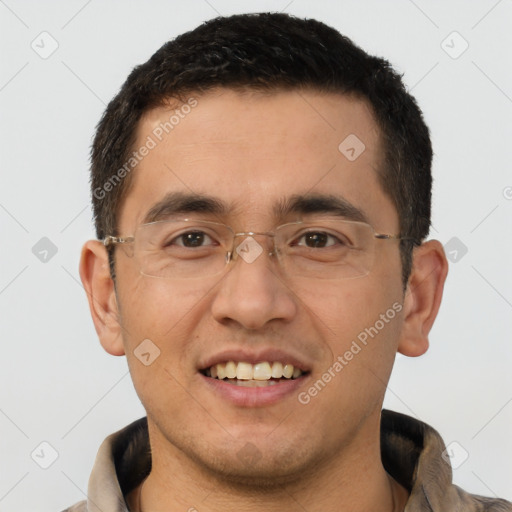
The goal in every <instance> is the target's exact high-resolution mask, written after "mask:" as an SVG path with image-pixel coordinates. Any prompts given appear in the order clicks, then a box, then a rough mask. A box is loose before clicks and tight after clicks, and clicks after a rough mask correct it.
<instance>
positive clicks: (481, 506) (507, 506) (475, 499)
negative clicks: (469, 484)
mask: <svg viewBox="0 0 512 512" xmlns="http://www.w3.org/2000/svg"><path fill="white" fill-rule="evenodd" d="M453 487H454V488H455V490H456V492H457V493H458V497H459V500H460V507H459V509H460V510H468V511H474V512H512V503H511V502H510V501H506V500H502V499H500V498H487V497H485V496H477V495H475V494H469V493H467V492H466V491H463V490H462V489H461V488H460V487H458V486H456V485H454V486H453Z"/></svg>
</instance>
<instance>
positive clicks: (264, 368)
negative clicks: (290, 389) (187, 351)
mask: <svg viewBox="0 0 512 512" xmlns="http://www.w3.org/2000/svg"><path fill="white" fill-rule="evenodd" d="M302 373H303V372H302V370H300V369H299V368H294V366H293V365H292V364H283V363H279V362H275V363H269V362H267V361H263V362H261V363H257V364H251V363H244V362H239V363H236V362H235V361H228V362H227V363H218V364H215V365H213V366H211V367H210V368H208V369H207V370H206V375H208V376H210V377H213V378H217V379H239V380H269V379H271V378H274V379H280V378H282V377H285V378H286V379H290V378H293V379H296V378H297V377H300V375H302Z"/></svg>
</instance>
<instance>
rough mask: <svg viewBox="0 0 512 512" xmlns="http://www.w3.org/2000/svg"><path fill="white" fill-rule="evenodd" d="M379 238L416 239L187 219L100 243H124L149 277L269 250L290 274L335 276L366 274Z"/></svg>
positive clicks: (356, 228)
mask: <svg viewBox="0 0 512 512" xmlns="http://www.w3.org/2000/svg"><path fill="white" fill-rule="evenodd" d="M258 240H259V242H258ZM381 240H413V239H411V238H408V237H401V236H400V235H386V234H380V233H376V232H375V231H374V229H373V228H372V227H371V226H370V225H369V224H366V223H364V222H355V221H347V220H340V219H321V220H318V221H312V222H309V221H308V222H302V221H298V222H290V223H287V224H283V225H281V226H278V227H276V228H275V230H274V232H264V233H257V232H252V231H249V232H243V233H235V232H234V231H233V229H231V228H230V227H229V226H226V225H225V224H220V223H217V222H210V221H203V220H196V219H188V218H184V219H172V220H165V221H158V222H152V223H149V224H142V225H140V226H139V227H138V228H137V229H136V230H135V233H134V235H133V236H128V237H116V236H107V237H105V239H104V240H103V241H102V242H103V244H104V245H105V246H106V247H109V246H113V245H116V244H126V246H127V250H128V255H129V256H133V257H135V260H136V261H137V262H138V264H139V266H140V272H141V274H143V275H146V276H151V277H161V278H170V279H180V278H186V279H200V278H205V277H210V276H215V275H217V274H220V273H221V272H223V271H224V270H225V269H226V268H227V267H228V266H229V265H230V264H232V262H234V261H235V260H236V259H237V257H238V256H240V257H241V258H242V259H243V260H244V261H245V262H246V263H253V262H254V261H255V260H256V259H258V258H259V257H260V256H261V254H262V253H263V252H266V253H267V254H268V256H270V257H272V258H275V259H276V260H277V262H278V263H279V265H280V267H281V269H282V271H283V272H284V274H285V275H286V276H288V277H291V278H293V277H294V276H297V277H305V278H311V279H333V280H336V279H352V278H356V277H363V276H365V275H367V274H368V273H369V272H370V270H371V268H372V266H373V263H374V260H375V252H376V249H377V247H376V246H377V244H378V242H379V241H381Z"/></svg>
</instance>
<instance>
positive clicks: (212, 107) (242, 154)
mask: <svg viewBox="0 0 512 512" xmlns="http://www.w3.org/2000/svg"><path fill="white" fill-rule="evenodd" d="M195 98H196V100H197V105H196V106H194V107H193V108H191V109H186V110H187V111H188V110H190V112H189V113H187V114H186V115H183V116H182V117H180V120H179V123H177V124H175V125H174V126H173V127H172V130H171V129H168V131H169V133H165V132H164V133H163V135H164V136H162V134H161V131H162V130H161V128H160V131H159V129H158V128H159V126H160V127H161V126H162V125H161V123H165V122H167V121H169V117H170V115H172V114H173V112H174V109H175V108H178V109H179V106H176V105H174V106H173V108H172V109H170V108H163V107H162V108H157V109H155V110H153V111H151V112H149V113H148V114H147V115H146V116H145V117H144V118H143V120H142V121H141V123H140V126H139V130H138V139H137V142H136V144H135V146H136V147H140V146H142V145H144V144H145V142H146V141H147V140H148V136H150V137H152V138H153V139H154V140H155V141H156V142H157V143H156V145H155V147H154V148H152V149H151V150H150V151H149V152H148V154H147V156H145V157H144V158H143V159H142V161H141V162H140V163H139V164H138V166H137V168H136V169H135V170H134V171H133V173H134V174H133V182H132V186H131V187H130V189H129V191H128V194H127V196H126V199H125V201H124V203H123V205H122V208H121V211H120V222H119V232H120V233H121V235H132V234H133V233H134V232H135V229H136V228H137V226H139V225H140V224H142V223H143V222H144V221H145V219H146V220H147V218H148V212H150V210H151V209H152V208H154V206H155V205H157V204H159V203H161V202H162V201H163V200H164V199H165V198H166V197H170V196H169V195H170V194H175V193H182V194H184V195H190V194H193V195H196V196H198V195H199V196H208V197H209V198H214V199H215V200H216V201H217V203H218V204H222V205H223V208H222V209H219V210H218V211H216V212H215V213H212V212H211V211H201V208H200V207H199V206H198V205H197V204H196V205H195V206H194V205H192V206H190V205H189V211H188V212H187V213H185V214H183V215H182V216H184V217H188V218H194V219H201V220H209V221H215V222H221V223H224V224H227V225H229V226H231V227H232V228H233V230H234V231H235V232H271V231H273V230H274V228H275V227H276V226H278V225H280V224H284V223H287V222H293V221H297V220H308V221H316V220H318V219H323V218H325V217H326V216H329V218H331V217H332V216H333V215H336V212H333V211H315V209H316V210H318V209H319V208H312V209H311V211H305V210H304V208H302V210H301V209H300V208H299V209H297V208H295V209H288V210H286V209H284V211H283V210H282V211H280V212H279V211H277V209H276V205H278V204H281V205H282V204H290V202H292V201H293V199H294V198H296V197H298V196H303V197H304V198H305V199H306V200H307V198H311V197H312V196H316V197H317V198H318V197H320V196H330V197H331V198H332V197H335V198H337V199H339V200H340V201H342V202H344V203H346V204H349V205H351V207H353V211H356V209H357V211H358V212H359V213H361V214H362V215H363V216H364V217H365V218H366V219H367V222H368V223H369V224H371V225H372V226H373V228H374V229H375V231H376V232H377V233H389V234H397V233H398V232H399V221H398V216H397V213H396V210H395V208H394V206H393V204H392V203H391V200H390V199H389V198H388V197H387V196H386V195H385V194H384V193H383V191H382V189H381V187H380V185H379V181H378V173H379V168H380V166H381V162H382V155H383V152H382V146H381V143H380V138H379V131H378V129H377V126H376V123H375V121H374V120H373V118H372V115H371V112H370V110H369V108H368V107H367V105H366V104H365V103H364V102H362V101H360V100H357V99H354V98H351V97H347V96H341V95H334V94H319V93H313V92H301V93H300V94H299V93H297V92H279V93H273V94H271V95H263V94H259V93H254V92H253V93H250V94H249V93H246V94H243V95H242V94H240V93H236V92H234V91H230V90H216V91H214V92H209V93H207V94H204V95H198V96H196V97H195ZM155 130H156V132H155ZM155 133H160V134H161V139H162V140H158V139H157V138H156V137H155V135H154V134H155ZM351 134H353V135H356V136H357V138H358V139H359V140H360V141H362V143H364V146H365V149H364V151H362V153H361V154H359V156H357V154H358V153H359V152H360V149H361V148H362V146H356V147H355V153H354V154H355V155H356V156H357V158H355V159H354V158H353V156H354V154H352V153H353V152H351V151H350V149H348V150H346V151H345V153H344V152H343V151H340V149H339V146H340V144H341V143H342V142H343V141H344V140H345V139H346V138H347V137H348V136H350V135H351ZM350 140H351V139H349V141H350ZM352 140H354V139H352ZM352 145H353V144H352ZM343 147H344V146H342V149H343ZM347 155H348V156H349V157H350V158H347ZM306 202H307V201H306ZM160 205H161V204H160ZM196 210H198V211H196ZM320 210H321V209H320ZM347 215H348V217H349V218H350V215H349V214H347ZM256 240H257V241H258V242H259V243H260V244H261V245H262V246H264V244H266V243H268V240H267V238H266V237H261V238H258V237H256ZM375 251H376V252H375V261H374V264H373V266H372V269H371V272H370V273H369V274H367V275H366V276H364V277H359V278H355V279H344V280H330V279H313V278H306V277H300V278H299V277H294V276H293V275H287V274H286V273H283V272H282V271H281V269H280V267H279V263H278V262H276V260H275V258H273V257H271V256H269V255H268V253H267V252H266V251H263V253H262V254H261V255H260V256H258V257H257V258H256V259H255V260H254V261H252V262H250V263H249V262H247V261H245V260H244V259H243V258H240V257H239V258H236V259H235V260H234V261H233V262H231V263H230V264H229V265H228V266H227V267H226V269H225V271H223V272H222V273H220V274H217V275H215V276H212V277H206V278H201V279H194V278H189V279H172V278H155V277H149V276H147V275H143V274H141V273H140V267H139V265H138V263H137V261H136V259H135V258H133V257H132V256H131V254H130V252H129V250H125V249H123V248H122V247H118V249H116V269H117V306H118V308H119V322H120V324H121V329H122V343H123V347H124V352H125V353H126V356H127V359H128V363H129V367H130V371H131V375H132V378H133V382H134V386H135V389H136V391H137V393H138V395H139V397H140V400H141V401H142V404H143V405H144V407H145V409H146V411H147V414H148V423H149V429H150V436H151V441H152V446H153V454H154V458H155V461H154V464H158V460H159V458H162V459H163V454H164V453H166V454H173V455H176V454H177V453H179V454H180V455H179V456H180V457H182V458H184V459H186V460H188V461H193V464H196V465H197V466H198V467H200V468H201V469H202V470H204V471H207V472H211V473H212V474H213V473H215V474H217V475H221V476H226V477H227V478H230V479H234V480H236V479H238V480H240V481H244V479H249V480H250V481H251V482H255V481H258V480H261V481H262V482H267V483H269V482H274V483H277V482H283V481H285V480H286V479H291V478H295V477H296V476H297V475H304V474H305V473H307V471H309V469H308V468H312V467H315V465H316V464H317V463H318V462H320V461H323V463H324V465H325V464H326V465H328V464H329V461H334V460H335V459H336V457H337V455H339V454H340V453H341V452H342V450H344V449H345V450H346V448H347V446H349V445H351V446H355V445H357V444H359V445H363V444H364V442H365V441H367V439H368V438H369V437H371V436H374V437H375V425H376V424H377V423H376V422H378V417H379V414H380V410H381V404H382V400H383V395H384V390H385V383H387V381H388V378H389V374H390V372H391V368H392V365H393V361H394V357H395V353H396V350H397V345H398V338H399V334H400V330H401V327H402V323H403V311H401V304H402V301H403V291H402V282H401V266H400V254H399V247H398V242H397V241H392V240H390V241H382V240H381V241H376V248H375ZM364 333H366V337H365V334H364ZM143 340H151V341H150V342H146V343H150V344H149V345H146V352H149V353H150V356H146V359H147V362H150V364H147V365H145V364H142V363H141V361H140V360H139V359H138V358H137V357H136V354H137V353H138V352H137V347H139V346H140V344H141V342H143ZM363 340H364V342H363ZM148 347H149V348H148ZM156 347H157V349H158V350H159V351H160V352H159V354H158V351H157V349H156ZM139 350H140V349H139ZM134 351H135V352H134ZM228 361H233V362H234V363H235V365H237V363H239V362H242V363H243V362H245V363H261V362H268V363H269V366H270V367H271V369H272V367H273V363H282V364H283V365H286V364H293V365H294V367H296V368H299V369H300V370H301V371H302V374H301V375H300V376H299V377H298V378H296V379H286V378H281V379H279V380H277V379H275V383H274V384H273V385H271V386H269V385H268V384H267V382H266V381H265V382H264V385H263V386H262V387H244V386H237V385H236V384H235V383H232V382H221V381H220V380H219V379H214V378H212V377H211V376H208V372H209V368H211V367H212V366H214V365H215V364H216V363H226V362H228ZM243 366H244V365H241V366H240V365H239V366H238V370H239V371H242V370H241V368H242V367H243ZM274 366H275V365H274ZM242 369H243V368H242ZM260 369H261V371H263V372H265V371H267V367H266V365H263V366H261V367H260ZM275 369H276V371H279V365H277V366H275ZM248 371H249V372H252V371H259V370H255V367H254V366H251V367H250V368H249V370H248ZM214 372H215V370H214ZM252 384H254V383H252ZM155 446H158V450H155ZM345 453H346V452H345Z"/></svg>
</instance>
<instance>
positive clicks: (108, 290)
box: [80, 240, 125, 356]
mask: <svg viewBox="0 0 512 512" xmlns="http://www.w3.org/2000/svg"><path fill="white" fill-rule="evenodd" d="M80 278H81V280H82V284H83V285H84V288H85V291H86V292H87V299H88V300H89V308H90V310H91V316H92V320H93V322H94V327H95V328H96V332H97V334H98V337H99V339H100V342H101V345H102V346H103V348H104V349H105V350H106V351H107V352H108V353H109V354H112V355H114V356H122V355H123V354H124V353H125V352H124V346H123V339H122V335H121V324H120V323H119V309H118V304H117V298H116V292H115V288H114V281H113V280H112V278H111V277H110V271H109V264H108V254H107V249H106V248H105V247H104V246H103V244H102V243H101V242H99V241H98V240H89V241H88V242H86V243H85V245H84V246H83V248H82V255H81V258H80Z"/></svg>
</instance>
